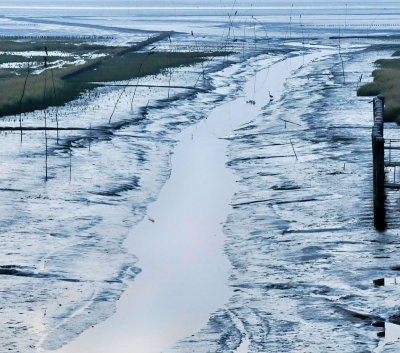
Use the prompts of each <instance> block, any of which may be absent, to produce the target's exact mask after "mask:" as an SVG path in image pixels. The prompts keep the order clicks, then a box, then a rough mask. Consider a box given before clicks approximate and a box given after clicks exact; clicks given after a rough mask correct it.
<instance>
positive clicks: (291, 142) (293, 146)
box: [289, 139, 298, 161]
mask: <svg viewBox="0 0 400 353" xmlns="http://www.w3.org/2000/svg"><path fill="white" fill-rule="evenodd" d="M289 141H290V144H291V145H292V149H293V153H294V155H295V157H296V161H297V160H298V158H297V154H296V151H295V149H294V146H293V142H292V139H289Z"/></svg>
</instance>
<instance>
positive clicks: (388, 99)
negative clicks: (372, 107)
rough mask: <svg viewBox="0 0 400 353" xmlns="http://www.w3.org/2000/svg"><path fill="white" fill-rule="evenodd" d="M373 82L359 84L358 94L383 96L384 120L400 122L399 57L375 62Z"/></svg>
mask: <svg viewBox="0 0 400 353" xmlns="http://www.w3.org/2000/svg"><path fill="white" fill-rule="evenodd" d="M375 64H376V65H377V69H375V70H374V71H373V72H372V76H373V78H374V81H373V82H369V83H367V84H365V85H363V86H361V87H360V88H359V89H358V90H357V95H358V96H376V95H378V94H383V95H384V96H385V106H386V108H385V116H384V118H385V121H396V122H397V123H398V124H400V59H380V60H377V61H376V62H375Z"/></svg>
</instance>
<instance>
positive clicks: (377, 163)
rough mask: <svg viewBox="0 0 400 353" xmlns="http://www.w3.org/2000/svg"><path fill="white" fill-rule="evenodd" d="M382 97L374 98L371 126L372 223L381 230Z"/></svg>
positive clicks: (383, 169)
mask: <svg viewBox="0 0 400 353" xmlns="http://www.w3.org/2000/svg"><path fill="white" fill-rule="evenodd" d="M384 101H385V100H384V97H383V96H382V95H379V96H377V97H376V98H374V126H373V128H372V158H373V188H374V225H375V228H376V229H379V230H383V229H385V227H386V224H385V199H386V196H385V140H384V138H383V114H384Z"/></svg>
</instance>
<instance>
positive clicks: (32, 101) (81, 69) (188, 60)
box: [0, 52, 227, 116]
mask: <svg viewBox="0 0 400 353" xmlns="http://www.w3.org/2000/svg"><path fill="white" fill-rule="evenodd" d="M225 55H227V53H226V52H213V53H202V52H190V53H182V52H167V53H164V52H152V54H151V55H149V53H128V54H125V55H123V56H118V55H113V56H111V57H106V58H98V59H93V60H89V61H88V62H86V63H85V64H82V65H78V66H75V65H69V66H67V67H63V68H58V69H54V70H53V77H54V85H55V91H56V94H55V95H54V91H53V81H52V78H51V72H50V71H49V70H46V71H45V72H42V73H41V74H39V75H30V76H29V77H28V81H27V85H26V90H25V94H24V98H23V100H22V104H20V103H19V102H20V98H21V94H22V91H23V86H24V81H25V77H26V69H25V70H22V71H24V72H23V75H20V76H17V77H13V78H9V79H4V80H0V116H6V115H13V114H19V113H23V112H30V111H33V110H36V109H44V108H47V107H49V106H56V105H57V106H60V105H63V104H65V103H67V102H69V101H71V100H74V99H76V98H77V97H79V95H80V94H81V93H82V92H83V91H85V90H87V89H88V88H94V87H96V86H97V85H96V84H94V83H93V82H112V81H123V80H130V79H133V78H136V77H141V76H145V75H156V74H159V73H162V72H163V71H164V70H166V69H167V68H170V67H180V66H188V65H193V64H196V63H198V62H201V61H204V60H206V59H207V58H208V57H214V56H225ZM45 81H46V93H44V87H45ZM44 96H45V98H44Z"/></svg>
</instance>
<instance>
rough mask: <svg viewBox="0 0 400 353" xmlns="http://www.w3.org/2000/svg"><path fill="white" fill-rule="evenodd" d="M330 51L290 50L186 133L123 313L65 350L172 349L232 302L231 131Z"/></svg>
mask: <svg viewBox="0 0 400 353" xmlns="http://www.w3.org/2000/svg"><path fill="white" fill-rule="evenodd" d="M328 53H329V51H318V52H316V53H313V54H309V55H306V56H304V57H302V56H297V57H292V58H287V59H284V60H281V61H279V62H278V63H276V64H273V65H271V66H269V67H267V68H264V69H262V70H261V71H259V72H258V73H257V74H256V75H255V76H254V77H252V78H251V79H250V80H249V81H248V82H247V83H246V85H245V87H244V88H243V90H242V92H240V95H239V97H238V98H237V99H235V100H233V101H230V102H227V103H223V104H222V105H220V106H218V107H217V108H215V109H214V110H212V112H211V113H210V114H209V115H208V117H207V118H206V119H204V120H202V121H200V122H199V123H197V124H195V125H194V126H191V127H189V128H187V129H186V130H184V131H183V132H182V133H181V135H180V137H179V143H178V145H177V146H176V148H175V150H174V154H173V156H172V172H171V176H170V178H169V179H168V181H167V182H166V184H165V186H164V187H163V189H162V191H161V193H160V195H159V197H158V199H157V201H155V202H154V203H153V204H151V205H150V207H149V209H148V212H147V217H146V218H145V219H144V220H143V221H142V222H141V223H140V224H139V225H138V226H135V227H134V228H133V229H132V231H131V234H130V236H129V238H128V239H127V241H126V246H127V248H128V249H129V251H130V252H132V253H134V254H135V255H136V256H137V257H138V259H139V261H138V266H140V267H141V268H142V272H141V273H140V274H139V275H138V276H137V278H136V279H135V281H134V282H133V283H132V284H131V285H130V286H129V289H128V290H127V291H126V292H125V293H124V295H123V296H122V298H121V299H120V301H119V302H118V305H117V312H116V314H114V315H113V316H112V317H111V318H109V319H108V320H106V321H105V322H104V323H101V324H99V325H97V326H96V327H94V328H92V329H89V330H88V331H86V332H85V333H83V334H82V335H81V336H80V337H79V338H78V339H76V340H75V341H74V342H72V343H71V344H69V345H67V346H66V347H64V348H63V349H61V350H59V351H58V352H60V353H72V352H73V353H92V352H93V353H95V352H96V353H108V352H111V351H116V352H118V353H128V352H132V351H133V352H141V353H156V352H161V351H165V350H166V349H167V348H170V347H171V346H172V345H173V344H174V343H175V342H177V341H179V340H180V339H182V338H184V337H187V336H190V335H191V334H192V333H194V332H196V331H199V330H200V329H201V328H202V327H203V326H204V325H205V324H206V323H207V319H208V318H209V316H210V314H211V313H212V312H213V311H215V310H217V309H218V308H219V307H221V306H224V304H225V303H227V302H228V300H229V298H230V297H231V296H232V295H233V290H232V288H230V286H229V285H228V277H229V269H230V266H229V262H228V259H227V257H226V255H225V253H224V242H225V241H226V237H225V235H224V232H223V224H224V223H225V221H226V219H227V217H228V215H229V214H230V213H231V212H232V206H231V201H232V198H233V195H234V194H235V193H237V192H238V190H239V189H238V184H237V183H235V175H234V174H233V172H232V170H231V169H230V168H228V167H227V164H228V161H229V160H228V157H227V146H228V139H227V137H229V136H230V135H231V134H232V133H234V131H235V130H236V129H238V128H240V127H241V126H243V125H244V124H248V123H250V122H252V121H254V120H256V119H257V117H258V116H259V115H260V113H261V111H262V109H263V107H264V108H265V107H266V106H267V105H268V104H273V102H274V100H275V99H277V100H279V99H280V97H281V95H282V93H283V91H284V84H285V82H286V80H287V79H288V78H289V77H291V75H292V74H293V73H294V72H295V71H297V70H298V69H299V68H300V67H302V66H304V65H307V64H308V63H309V62H311V61H313V60H315V59H318V58H321V57H322V56H324V55H326V54H328ZM275 97H276V98H275ZM243 337H246V334H245V332H243ZM243 345H246V346H248V345H249V342H248V341H247V340H243V342H242V344H241V345H240V346H239V347H238V351H239V352H240V351H245V350H246V349H247V348H246V349H244V348H243Z"/></svg>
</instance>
